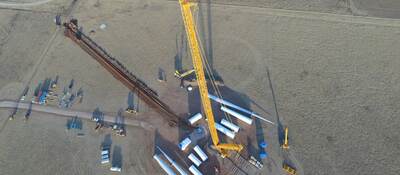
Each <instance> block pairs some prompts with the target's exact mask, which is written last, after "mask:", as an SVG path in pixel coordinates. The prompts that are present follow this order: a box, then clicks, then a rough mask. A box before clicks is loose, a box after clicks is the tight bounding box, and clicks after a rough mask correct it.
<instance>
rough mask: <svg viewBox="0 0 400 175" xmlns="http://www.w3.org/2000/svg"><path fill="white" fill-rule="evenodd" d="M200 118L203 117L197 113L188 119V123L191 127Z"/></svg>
mask: <svg viewBox="0 0 400 175" xmlns="http://www.w3.org/2000/svg"><path fill="white" fill-rule="evenodd" d="M201 118H203V116H202V115H201V114H200V113H197V114H196V115H194V116H192V117H190V118H189V123H190V124H191V125H193V124H194V123H196V122H197V121H199V120H200V119H201Z"/></svg>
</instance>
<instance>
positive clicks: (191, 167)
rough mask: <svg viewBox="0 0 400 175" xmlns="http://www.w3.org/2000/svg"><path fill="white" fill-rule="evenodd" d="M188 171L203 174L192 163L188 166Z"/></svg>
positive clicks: (196, 174) (198, 174) (195, 174)
mask: <svg viewBox="0 0 400 175" xmlns="http://www.w3.org/2000/svg"><path fill="white" fill-rule="evenodd" d="M189 171H190V172H191V173H193V174H194V175H203V174H202V173H201V172H200V171H199V170H198V169H197V168H196V167H195V166H194V165H192V166H190V167H189Z"/></svg>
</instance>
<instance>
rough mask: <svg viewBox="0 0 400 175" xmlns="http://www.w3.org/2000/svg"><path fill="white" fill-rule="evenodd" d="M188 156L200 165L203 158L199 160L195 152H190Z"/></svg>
mask: <svg viewBox="0 0 400 175" xmlns="http://www.w3.org/2000/svg"><path fill="white" fill-rule="evenodd" d="M188 158H189V159H190V160H191V161H192V162H193V163H194V164H195V165H196V166H200V164H201V160H199V159H198V158H197V157H196V156H195V155H194V154H193V153H190V154H189V156H188Z"/></svg>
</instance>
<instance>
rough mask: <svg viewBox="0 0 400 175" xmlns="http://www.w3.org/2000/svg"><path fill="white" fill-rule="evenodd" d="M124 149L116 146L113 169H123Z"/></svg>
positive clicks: (113, 155)
mask: <svg viewBox="0 0 400 175" xmlns="http://www.w3.org/2000/svg"><path fill="white" fill-rule="evenodd" d="M122 158H123V157H122V149H121V146H117V145H116V146H114V148H113V154H112V163H111V166H112V167H119V168H121V169H122V160H123V159H122Z"/></svg>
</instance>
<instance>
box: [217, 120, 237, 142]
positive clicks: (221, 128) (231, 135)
mask: <svg viewBox="0 0 400 175" xmlns="http://www.w3.org/2000/svg"><path fill="white" fill-rule="evenodd" d="M215 128H216V129H217V130H218V131H219V132H222V133H224V134H225V135H226V136H228V137H229V138H231V139H234V138H235V133H234V132H233V131H231V130H229V129H228V128H225V127H224V126H222V125H220V124H219V123H215Z"/></svg>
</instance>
